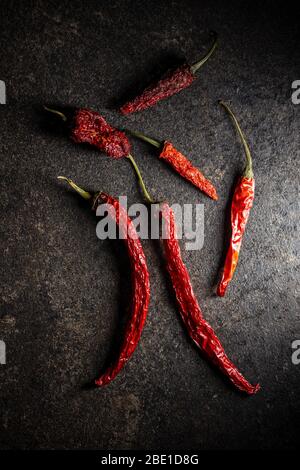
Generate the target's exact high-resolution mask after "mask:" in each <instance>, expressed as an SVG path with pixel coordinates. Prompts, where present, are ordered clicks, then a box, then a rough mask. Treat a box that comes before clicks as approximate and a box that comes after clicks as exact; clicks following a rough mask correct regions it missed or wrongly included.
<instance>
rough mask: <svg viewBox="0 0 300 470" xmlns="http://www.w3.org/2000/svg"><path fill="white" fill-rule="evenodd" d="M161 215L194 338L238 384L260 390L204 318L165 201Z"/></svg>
mask: <svg viewBox="0 0 300 470" xmlns="http://www.w3.org/2000/svg"><path fill="white" fill-rule="evenodd" d="M161 215H162V219H163V246H164V251H165V259H166V267H167V270H168V272H169V275H170V278H171V282H172V286H173V289H174V292H175V295H176V299H177V302H178V305H179V309H180V315H181V318H182V320H183V322H184V324H185V326H186V328H187V331H188V333H189V335H190V337H191V339H192V340H193V341H194V343H195V344H196V345H197V346H198V348H199V349H200V350H201V351H202V353H203V354H204V355H205V356H206V358H207V359H208V360H209V361H210V362H211V363H212V364H213V365H215V366H216V367H217V368H219V370H220V371H221V372H222V373H223V374H225V375H226V376H227V377H228V378H229V379H230V380H231V382H232V383H233V384H234V385H235V387H237V388H238V389H239V390H241V391H242V392H246V393H247V394H249V395H252V394H254V393H256V392H257V391H258V390H259V389H260V386H259V385H255V386H253V385H251V384H250V383H249V382H248V381H247V380H246V379H245V378H244V377H243V375H242V374H241V373H240V372H239V371H238V370H237V368H236V366H235V365H234V364H233V363H232V362H231V361H230V359H229V358H228V357H227V355H226V353H225V351H224V348H223V346H222V344H221V343H220V341H219V339H218V337H217V336H216V334H215V332H214V330H213V329H212V327H211V326H210V325H209V324H208V323H207V321H206V320H205V319H204V318H203V315H202V312H201V309H200V307H199V304H198V301H197V299H196V296H195V294H194V291H193V287H192V284H191V280H190V276H189V273H188V270H187V268H186V266H185V265H184V262H183V260H182V257H181V252H180V246H179V243H178V239H177V238H176V226H175V217H174V213H173V211H172V209H171V208H170V207H169V206H168V204H167V203H163V204H162V206H161Z"/></svg>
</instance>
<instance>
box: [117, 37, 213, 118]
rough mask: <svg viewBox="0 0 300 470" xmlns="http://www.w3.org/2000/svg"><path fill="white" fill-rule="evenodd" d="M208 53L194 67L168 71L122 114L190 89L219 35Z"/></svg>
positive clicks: (129, 104)
mask: <svg viewBox="0 0 300 470" xmlns="http://www.w3.org/2000/svg"><path fill="white" fill-rule="evenodd" d="M213 35H214V43H213V45H212V47H211V48H210V50H209V51H208V53H207V54H206V55H205V56H204V57H203V58H202V59H201V60H199V61H198V62H196V63H195V64H193V65H188V64H183V65H181V66H180V67H178V68H177V69H175V70H170V71H168V72H167V73H166V74H165V75H164V76H163V77H162V78H161V79H160V80H159V81H158V82H157V83H155V84H153V85H150V86H148V87H147V88H146V89H145V90H144V91H143V92H142V93H141V94H140V95H138V96H137V97H136V98H134V99H133V100H131V101H128V102H127V103H125V104H124V105H123V106H122V107H121V108H120V112H121V113H122V114H131V113H135V112H137V111H142V110H143V109H146V108H150V107H151V106H154V105H155V104H156V103H158V102H159V101H161V100H164V99H166V98H169V97H170V96H173V95H175V94H176V93H179V92H180V91H181V90H184V89H185V88H188V87H189V86H190V85H191V84H192V83H193V81H194V80H196V78H197V75H195V74H196V72H197V71H198V70H199V69H200V67H202V65H203V64H205V62H206V61H207V60H208V59H209V58H210V56H211V55H212V54H213V52H214V50H215V49H216V47H217V35H216V34H215V33H213Z"/></svg>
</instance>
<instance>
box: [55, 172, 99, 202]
mask: <svg viewBox="0 0 300 470" xmlns="http://www.w3.org/2000/svg"><path fill="white" fill-rule="evenodd" d="M57 178H58V179H59V180H64V181H66V182H67V183H68V184H69V185H70V186H71V187H72V188H73V189H74V190H75V191H76V192H77V193H78V194H80V196H81V197H83V199H86V200H87V201H88V200H90V199H91V198H92V197H93V196H92V194H91V193H88V192H87V191H85V190H84V189H82V188H80V187H79V186H77V184H75V183H74V181H72V180H70V179H69V178H66V177H65V176H58V177H57Z"/></svg>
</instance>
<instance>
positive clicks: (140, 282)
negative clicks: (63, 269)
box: [59, 176, 150, 386]
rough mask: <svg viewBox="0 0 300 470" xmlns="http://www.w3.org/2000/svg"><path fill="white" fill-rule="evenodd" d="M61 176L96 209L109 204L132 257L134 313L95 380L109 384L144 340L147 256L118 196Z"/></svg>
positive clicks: (100, 383) (147, 300)
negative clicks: (110, 361)
mask: <svg viewBox="0 0 300 470" xmlns="http://www.w3.org/2000/svg"><path fill="white" fill-rule="evenodd" d="M59 179H63V180H65V181H67V182H68V183H69V184H70V186H71V187H72V188H73V189H75V191H77V192H78V193H79V194H80V195H81V196H82V197H83V198H84V199H86V200H89V201H90V202H92V208H93V210H96V209H97V207H98V206H99V204H103V203H105V204H107V211H108V214H109V215H110V217H111V218H112V219H113V220H114V221H115V223H116V225H117V226H118V227H119V231H120V236H121V238H122V240H123V241H124V243H125V246H126V248H127V252H128V256H129V259H130V264H131V279H132V306H131V316H130V319H129V321H128V323H127V326H126V329H125V334H124V339H123V342H122V345H121V349H120V352H119V355H118V358H117V359H116V361H115V362H114V363H113V364H112V365H111V366H110V367H109V368H108V369H107V370H106V371H105V372H104V373H103V374H101V376H100V377H99V378H98V379H97V380H96V381H95V383H96V385H98V386H103V385H107V384H109V383H110V382H111V381H112V380H113V379H114V378H115V377H116V375H117V374H118V373H119V372H120V370H121V369H122V368H123V367H124V365H125V364H126V362H127V361H128V360H129V359H130V357H131V355H132V354H133V352H134V351H135V349H136V347H137V345H138V342H139V340H140V337H141V334H142V331H143V327H144V324H145V320H146V317H147V312H148V306H149V299H150V282H149V272H148V267H147V262H146V257H145V254H144V250H143V247H142V245H141V242H140V239H139V237H138V235H137V232H136V230H135V226H134V224H133V222H132V220H131V219H130V217H129V216H128V214H127V212H126V210H125V209H124V208H123V207H122V206H121V205H120V203H119V201H118V200H117V199H115V198H113V197H112V196H109V195H108V194H106V193H103V192H100V193H96V194H95V195H94V196H93V195H92V194H90V193H88V192H87V191H85V190H83V189H81V188H79V187H78V186H77V185H76V184H75V183H74V182H73V181H72V180H69V179H68V178H65V177H62V176H60V177H59Z"/></svg>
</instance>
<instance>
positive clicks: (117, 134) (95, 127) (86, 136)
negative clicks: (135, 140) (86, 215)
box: [44, 106, 154, 203]
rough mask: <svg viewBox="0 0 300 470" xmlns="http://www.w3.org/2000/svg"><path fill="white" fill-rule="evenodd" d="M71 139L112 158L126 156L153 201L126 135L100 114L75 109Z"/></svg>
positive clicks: (144, 192) (88, 110) (60, 113)
mask: <svg viewBox="0 0 300 470" xmlns="http://www.w3.org/2000/svg"><path fill="white" fill-rule="evenodd" d="M44 108H45V109H46V111H49V112H51V113H54V114H57V115H58V116H59V117H60V118H61V119H62V120H63V121H64V122H66V121H67V117H66V116H65V114H63V113H62V112H60V111H57V110H56V109H51V108H48V107H47V106H44ZM71 139H72V140H73V141H74V142H76V143H88V144H90V145H92V146H94V147H96V148H97V149H99V150H100V151H101V152H104V153H106V154H107V155H108V156H110V157H112V158H115V159H120V158H127V159H128V160H129V161H130V163H131V165H132V166H133V168H134V171H135V173H136V175H137V177H138V180H139V183H140V185H141V188H142V191H143V194H144V197H145V199H146V201H148V202H149V203H152V202H154V201H153V200H152V198H151V196H150V195H149V193H148V191H147V189H146V186H145V184H144V181H143V178H142V175H141V173H140V171H139V168H138V166H137V164H136V162H135V160H134V158H133V156H132V155H131V154H130V148H131V144H130V142H129V140H128V137H127V136H126V134H125V133H124V132H121V131H119V130H118V129H115V128H114V127H112V126H111V125H109V124H108V123H107V122H106V120H105V119H104V117H103V116H101V114H99V113H97V112H96V111H92V110H90V109H79V110H77V111H76V112H75V115H74V117H73V120H72V122H71Z"/></svg>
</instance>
